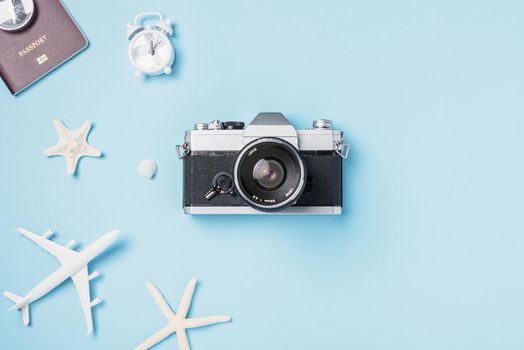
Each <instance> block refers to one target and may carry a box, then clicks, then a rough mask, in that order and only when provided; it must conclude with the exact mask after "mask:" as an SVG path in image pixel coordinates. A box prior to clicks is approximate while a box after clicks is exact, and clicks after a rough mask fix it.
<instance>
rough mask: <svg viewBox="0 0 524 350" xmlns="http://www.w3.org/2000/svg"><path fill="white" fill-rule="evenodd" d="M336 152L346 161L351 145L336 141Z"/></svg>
mask: <svg viewBox="0 0 524 350" xmlns="http://www.w3.org/2000/svg"><path fill="white" fill-rule="evenodd" d="M335 152H337V154H338V155H339V156H341V157H342V158H344V159H347V158H348V157H349V144H347V143H343V142H340V141H335Z"/></svg>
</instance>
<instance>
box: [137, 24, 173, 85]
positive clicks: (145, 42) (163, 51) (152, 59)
mask: <svg viewBox="0 0 524 350" xmlns="http://www.w3.org/2000/svg"><path fill="white" fill-rule="evenodd" d="M129 45H130V46H129V57H130V58H131V62H133V64H134V65H135V67H136V68H137V69H138V70H140V71H141V72H144V73H146V74H151V75H153V74H160V73H162V71H163V69H164V68H166V67H170V66H171V65H172V64H173V60H174V58H175V50H174V49H173V45H172V44H171V42H170V41H169V39H168V37H167V36H165V35H164V34H163V33H160V32H158V31H156V30H144V31H142V32H140V33H138V34H136V35H135V37H134V38H133V40H131V43H130V44H129Z"/></svg>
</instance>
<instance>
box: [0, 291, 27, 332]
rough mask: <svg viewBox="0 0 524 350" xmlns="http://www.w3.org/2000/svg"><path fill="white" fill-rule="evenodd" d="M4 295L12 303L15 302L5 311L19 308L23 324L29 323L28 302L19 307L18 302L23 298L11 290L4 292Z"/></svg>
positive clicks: (21, 301)
mask: <svg viewBox="0 0 524 350" xmlns="http://www.w3.org/2000/svg"><path fill="white" fill-rule="evenodd" d="M4 296H5V297H6V298H7V299H9V300H11V301H12V302H13V303H15V305H13V307H12V308H10V309H9V310H7V311H12V310H15V309H19V310H20V311H21V312H22V321H23V322H24V326H27V325H29V304H26V305H23V306H22V307H20V304H21V303H23V301H24V298H22V297H21V296H19V295H16V294H13V293H11V292H7V291H5V292H4Z"/></svg>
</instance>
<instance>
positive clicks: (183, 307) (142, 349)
mask: <svg viewBox="0 0 524 350" xmlns="http://www.w3.org/2000/svg"><path fill="white" fill-rule="evenodd" d="M196 283H197V280H196V278H192V279H191V280H190V281H189V283H188V284H187V287H186V289H185V290H184V294H183V295H182V300H180V306H179V307H178V311H177V313H176V314H175V313H174V312H173V310H171V308H170V307H169V304H168V303H167V301H166V299H164V297H163V296H162V294H161V293H160V291H159V290H158V289H157V288H156V287H155V286H154V285H153V283H151V282H146V287H147V289H149V291H150V292H151V294H152V295H153V298H154V299H155V301H156V303H157V304H158V307H159V308H160V311H162V313H163V314H164V316H165V317H166V318H167V321H168V324H167V326H165V327H164V328H162V329H161V330H159V331H158V332H157V333H155V334H153V335H152V336H151V337H150V338H149V339H147V340H146V341H145V342H143V343H142V344H140V345H139V346H137V347H136V348H135V350H147V349H150V348H152V347H153V346H155V345H157V344H158V343H160V342H161V341H163V340H164V339H166V338H167V337H169V336H170V335H171V334H173V333H176V334H177V337H178V344H179V345H180V350H190V347H189V340H188V339H187V335H186V329H188V328H197V327H203V326H208V325H212V324H216V323H223V322H229V321H231V317H229V316H208V317H197V318H186V316H187V313H188V311H189V307H190V306H191V299H192V298H193V293H194V292H195V286H196Z"/></svg>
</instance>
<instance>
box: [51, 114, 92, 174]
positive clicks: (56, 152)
mask: <svg viewBox="0 0 524 350" xmlns="http://www.w3.org/2000/svg"><path fill="white" fill-rule="evenodd" d="M53 125H54V126H55V129H56V132H57V133H58V143H57V144H56V145H54V146H51V147H49V148H47V149H45V150H44V154H45V155H46V156H48V157H52V156H62V157H64V158H65V160H66V164H67V173H68V174H69V175H74V173H75V172H76V166H77V164H78V160H79V159H80V158H82V157H85V156H87V157H100V156H101V155H102V152H101V151H100V150H99V149H98V148H95V147H93V146H91V145H90V144H88V143H87V135H88V134H89V131H90V130H91V122H90V121H89V120H87V121H85V122H84V124H82V126H81V127H80V129H78V130H70V129H68V128H66V127H65V126H64V124H63V123H62V122H61V121H60V120H58V119H53Z"/></svg>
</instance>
